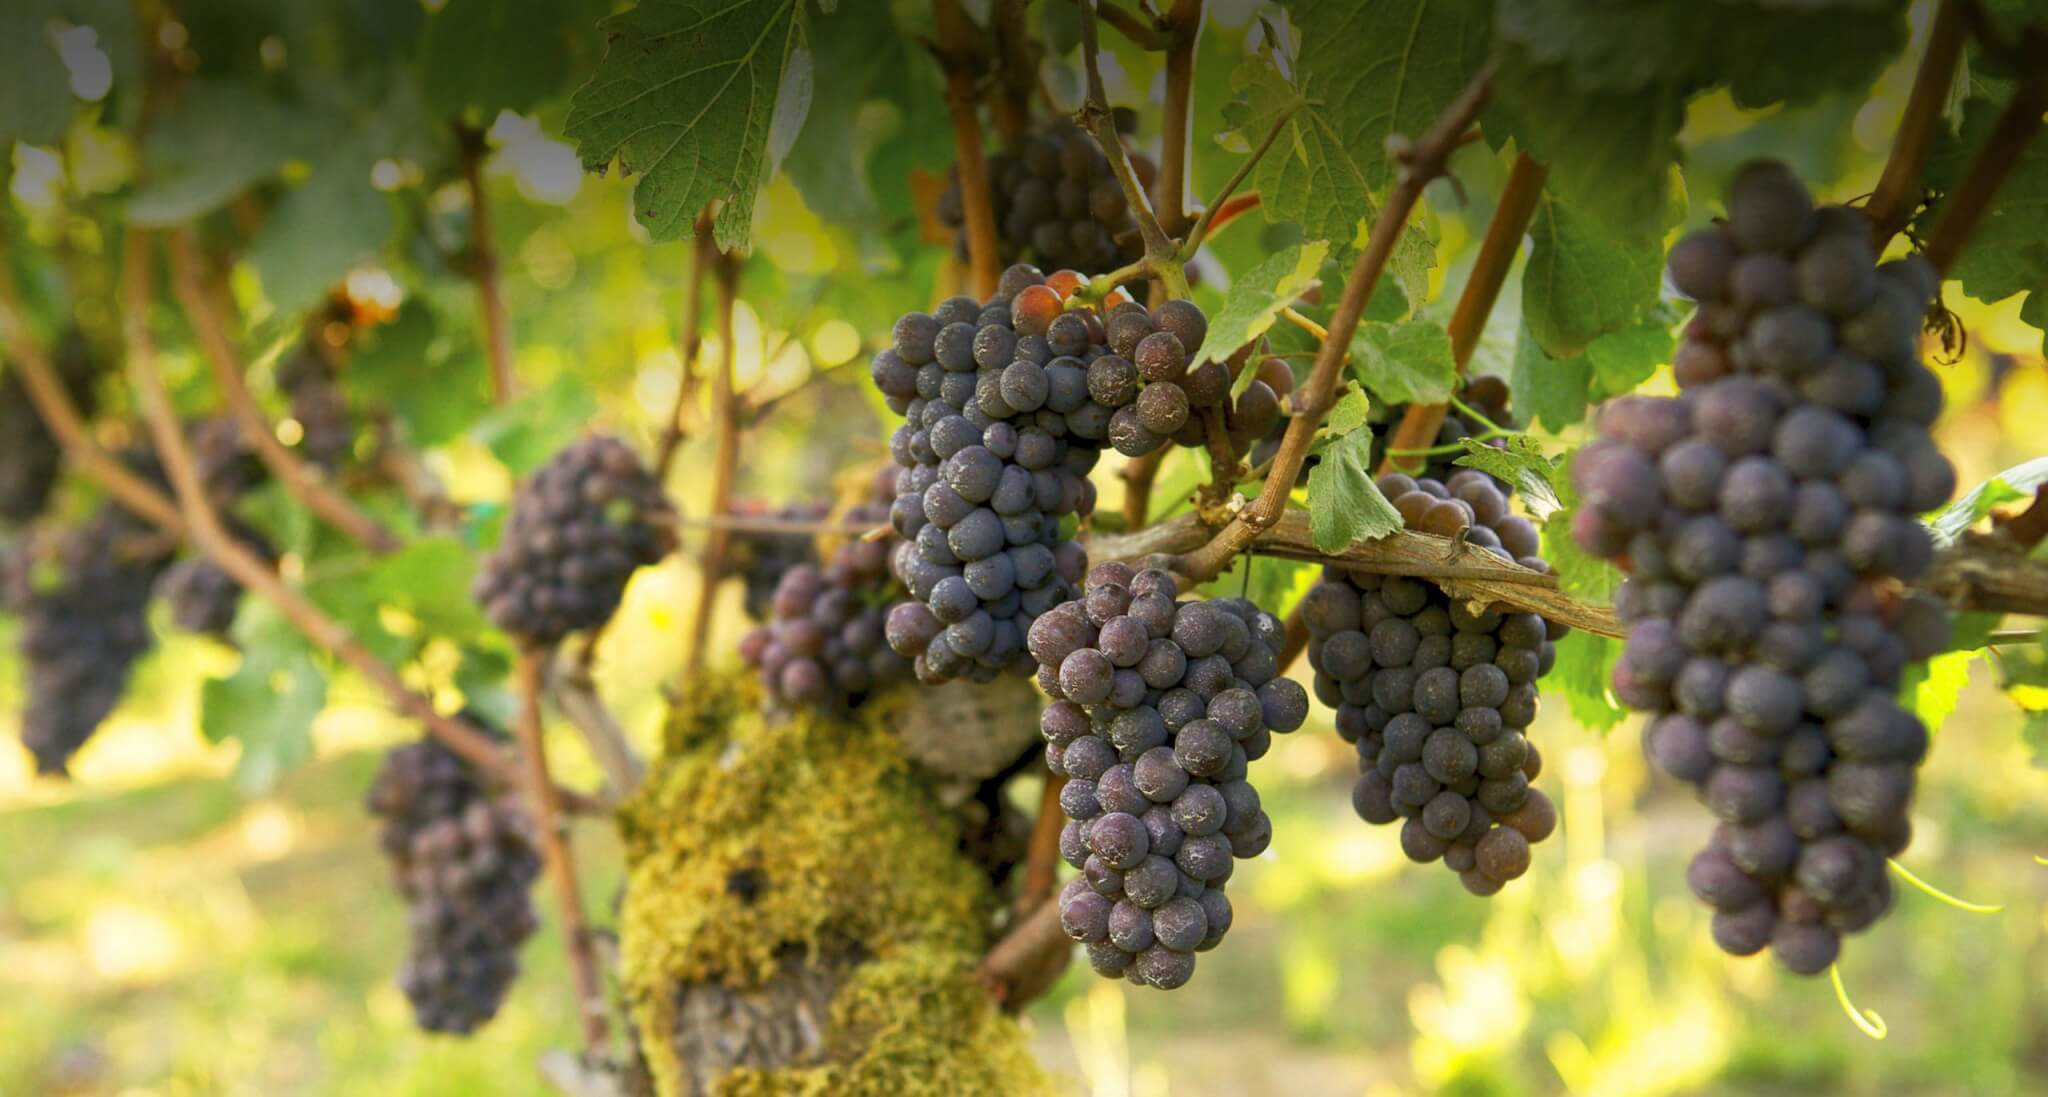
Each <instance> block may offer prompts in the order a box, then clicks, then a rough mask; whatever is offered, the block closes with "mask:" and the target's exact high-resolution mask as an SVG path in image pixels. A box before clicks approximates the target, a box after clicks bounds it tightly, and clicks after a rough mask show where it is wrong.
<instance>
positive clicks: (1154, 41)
mask: <svg viewBox="0 0 2048 1097" xmlns="http://www.w3.org/2000/svg"><path fill="white" fill-rule="evenodd" d="M1095 14H1096V15H1097V16H1098V17H1099V18H1100V19H1101V20H1102V21H1103V22H1105V23H1108V24H1109V25H1110V26H1112V27H1115V28H1116V29H1117V31H1118V32H1119V33H1121V34H1122V35H1123V36H1124V37H1125V38H1128V39H1130V40H1131V44H1132V45H1134V46H1136V47H1138V48H1139V49H1142V50H1164V49H1166V48H1167V47H1168V46H1170V45H1171V44H1172V43H1173V35H1172V33H1171V32H1169V31H1165V30H1161V29H1160V28H1158V27H1155V26H1153V25H1152V21H1151V20H1150V19H1147V18H1145V17H1144V16H1142V15H1139V14H1137V13H1136V12H1133V11H1128V10H1126V9H1125V8H1124V7H1123V6H1122V5H1119V4H1118V3H1117V2H1116V0H1096V4H1095Z"/></svg>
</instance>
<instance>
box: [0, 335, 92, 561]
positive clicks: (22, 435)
mask: <svg viewBox="0 0 2048 1097" xmlns="http://www.w3.org/2000/svg"><path fill="white" fill-rule="evenodd" d="M50 366H51V369H52V371H53V372H55V373H56V375H57V381H58V383H59V384H60V385H61V386H62V387H63V389H64V392H65V394H66V395H68V396H69V397H70V398H71V403H72V405H73V406H74V407H76V408H77V409H78V413H79V414H80V415H81V416H83V417H85V418H88V419H89V418H91V417H92V413H93V409H94V407H95V406H96V405H97V400H96V399H95V393H94V382H95V381H96V380H97V378H98V376H99V367H98V364H97V362H96V360H95V359H94V357H93V354H92V348H91V347H89V346H87V345H86V342H85V337H84V336H83V335H81V334H80V333H79V332H78V330H77V329H75V328H74V329H71V330H69V331H67V332H65V334H64V337H63V338H62V339H60V340H58V342H57V346H56V350H55V353H53V354H52V355H51V356H50ZM63 461H64V453H63V449H62V447H61V446H59V445H58V443H57V439H56V438H55V437H54V436H53V435H51V434H50V430H49V427H47V426H45V425H44V423H43V417H42V414H41V413H40V412H38V411H37V410H36V405H35V402H34V401H32V400H30V399H29V396H28V388H27V386H26V385H25V384H24V383H23V381H22V379H21V370H20V367H18V366H16V367H14V368H11V369H8V370H7V371H6V372H5V373H4V374H0V523H6V524H20V523H25V522H29V521H32V520H34V519H35V517H36V516H37V515H39V514H41V513H42V512H43V507H44V505H45V504H47V503H48V502H49V500H50V492H51V491H52V490H53V489H55V488H56V486H57V473H58V470H59V469H60V467H61V466H62V465H63Z"/></svg>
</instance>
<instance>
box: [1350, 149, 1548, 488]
mask: <svg viewBox="0 0 2048 1097" xmlns="http://www.w3.org/2000/svg"><path fill="white" fill-rule="evenodd" d="M1549 174H1550V169H1549V167H1548V166H1546V165H1544V164H1543V163H1541V162H1539V161H1537V160H1535V159H1532V158H1531V157H1530V156H1529V154H1528V153H1522V154H1520V155H1518V156H1516V157H1515V166H1514V168H1513V169H1511V170H1510V171H1509V172H1508V180H1507V183H1506V184H1504V185H1503V186H1502V187H1501V192H1500V201H1499V202H1498V203H1496V204H1495V205H1494V207H1493V219H1492V220H1491V221H1489V222H1487V225H1486V237H1485V238H1484V239H1483V240H1481V241H1480V243H1479V254H1478V256H1476V257H1475V258H1474V259H1473V261H1472V273H1471V275H1470V276H1469V277H1467V278H1466V279H1465V289H1464V292H1462V293H1460V294H1459V295H1458V304H1457V307H1456V308H1454V309H1452V311H1451V323H1450V329H1449V334H1450V337H1451V361H1452V363H1453V364H1454V365H1455V366H1456V367H1457V373H1458V376H1459V377H1463V376H1465V367H1466V366H1467V365H1469V364H1470V363H1471V361H1472V351H1473V349H1474V348H1476V347H1477V346H1478V345H1479V337H1480V335H1481V334H1483V333H1484V332H1485V331H1486V319H1487V317H1489V316H1491V315H1492V314H1493V305H1494V302H1495V301H1497V300H1499V299H1500V288H1501V285H1502V284H1503V283H1505V282H1506V281H1507V277H1508V268H1510V267H1512V266H1514V263H1515V254H1516V253H1517V252H1518V251H1520V250H1521V247H1522V237H1523V235H1524V234H1526V233H1527V232H1528V231H1529V221H1530V219H1531V218H1533V217H1534V216H1535V215H1536V204H1537V202H1538V200H1540V199H1541V198H1542V196H1543V180H1544V177H1545V176H1547V175H1549ZM1449 411H1450V405H1449V404H1410V405H1408V410H1407V411H1405V412H1403V413H1402V415H1401V422H1400V424H1399V425H1398V426H1396V427H1395V428H1394V434H1393V437H1392V438H1391V439H1390V440H1389V441H1388V442H1387V455H1386V456H1385V457H1384V458H1383V459H1382V460H1381V462H1380V472H1382V473H1387V472H1393V471H1395V470H1396V469H1398V468H1400V467H1401V466H1400V465H1399V464H1397V463H1396V461H1395V451H1397V450H1400V451H1407V450H1416V449H1422V448H1424V447H1427V446H1428V445H1429V444H1430V443H1432V442H1434V441H1435V440H1436V436H1437V431H1438V430H1439V429H1440V428H1441V427H1442V426H1443V424H1444V416H1445V415H1446V414H1447V413H1448V412H1449ZM1418 467H1419V466H1418Z"/></svg>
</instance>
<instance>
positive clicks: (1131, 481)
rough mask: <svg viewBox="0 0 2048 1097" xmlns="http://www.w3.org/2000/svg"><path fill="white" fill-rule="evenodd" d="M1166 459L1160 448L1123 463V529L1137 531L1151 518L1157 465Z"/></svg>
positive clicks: (1163, 448)
mask: <svg viewBox="0 0 2048 1097" xmlns="http://www.w3.org/2000/svg"><path fill="white" fill-rule="evenodd" d="M1165 459H1166V447H1165V446H1161V447H1159V448H1158V449H1155V450H1153V451H1152V452H1151V453H1148V454H1146V455H1144V456H1143V457H1133V458H1131V459H1130V460H1128V461H1125V462H1124V467H1123V471H1122V476H1123V478H1124V528H1125V529H1137V528H1139V527H1141V526H1143V525H1144V524H1145V521H1146V519H1148V518H1150V517H1151V516H1152V485H1153V483H1154V482H1156V481H1157V480H1158V479H1159V463H1160V462H1161V461H1164V460H1165Z"/></svg>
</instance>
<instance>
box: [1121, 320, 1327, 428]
mask: <svg viewBox="0 0 2048 1097" xmlns="http://www.w3.org/2000/svg"><path fill="white" fill-rule="evenodd" d="M1106 328H1107V333H1108V336H1109V349H1110V351H1111V354H1110V355H1106V356H1105V360H1106V361H1107V362H1109V363H1110V364H1111V366H1112V367H1114V369H1115V374H1114V375H1115V376H1117V377H1119V378H1120V377H1121V376H1122V375H1123V373H1124V372H1125V371H1124V370H1123V369H1122V367H1121V366H1117V365H1116V363H1122V362H1126V361H1128V362H1129V363H1130V364H1131V366H1132V367H1133V371H1134V372H1135V374H1136V377H1135V380H1134V381H1133V387H1132V388H1131V390H1130V391H1131V394H1132V395H1131V399H1130V401H1129V402H1128V403H1127V404H1125V405H1124V406H1122V407H1120V408H1119V409H1118V410H1117V412H1116V414H1115V415H1113V416H1111V417H1110V421H1109V442H1110V445H1112V446H1115V447H1116V451H1117V452H1118V453H1121V454H1123V455H1124V456H1126V457H1143V456H1144V455H1146V454H1148V453H1151V452H1153V451H1155V450H1158V449H1160V448H1162V447H1164V446H1165V445H1167V444H1168V443H1169V442H1171V443H1175V444H1178V445H1183V446H1202V445H1206V444H1207V442H1208V433H1207V432H1208V425H1207V422H1206V420H1205V418H1204V414H1203V413H1204V412H1206V411H1208V410H1210V409H1220V410H1221V411H1222V412H1223V414H1224V424H1225V429H1227V430H1229V431H1230V432H1231V435H1232V437H1233V438H1234V439H1239V440H1240V441H1239V444H1238V446H1237V449H1238V451H1239V452H1243V451H1244V450H1245V448H1246V446H1245V445H1244V444H1243V442H1242V440H1243V439H1250V438H1258V437H1262V436H1263V435H1265V434H1266V433H1267V432H1269V431H1271V430H1272V429H1273V426H1274V424H1276V423H1278V422H1279V421H1280V400H1279V397H1278V396H1276V395H1275V394H1274V392H1273V390H1272V389H1271V388H1270V387H1268V386H1267V385H1265V384H1262V383H1261V382H1259V381H1257V380H1254V381H1252V382H1251V383H1250V384H1249V385H1247V386H1246V388H1245V391H1244V392H1242V393H1240V394H1239V395H1238V398H1237V401H1236V403H1235V405H1234V406H1233V404H1232V402H1231V398H1230V388H1231V379H1232V378H1231V371H1230V367H1229V366H1228V365H1226V364H1225V363H1222V362H1214V361H1209V362H1202V363H1200V364H1199V365H1198V364H1196V363H1195V362H1194V355H1195V353H1196V352H1198V351H1199V350H1201V347H1202V341H1203V340H1204V339H1206V338H1207V337H1208V335H1209V321H1208V318H1207V317H1205V316H1203V315H1202V310H1201V309H1200V308H1199V307H1197V306H1196V305H1195V303H1194V302H1192V301H1167V302H1165V303H1164V304H1162V305H1160V306H1159V307H1158V308H1157V309H1153V310H1150V311H1147V310H1146V308H1145V306H1143V305H1140V304H1138V303H1137V302H1135V301H1125V302H1121V303H1118V304H1116V305H1114V306H1112V307H1111V308H1110V310H1109V322H1108V324H1107V325H1106ZM1281 365H1282V367H1283V368H1284V366H1285V365H1286V363H1284V362H1283V363H1281ZM1105 368H1106V369H1107V368H1110V367H1105ZM1289 376H1290V377H1291V376H1292V374H1290V375H1289ZM1089 383H1090V386H1091V388H1092V387H1093V386H1094V383H1095V368H1094V367H1092V366H1091V367H1090V371H1089ZM1106 387H1107V386H1106Z"/></svg>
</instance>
